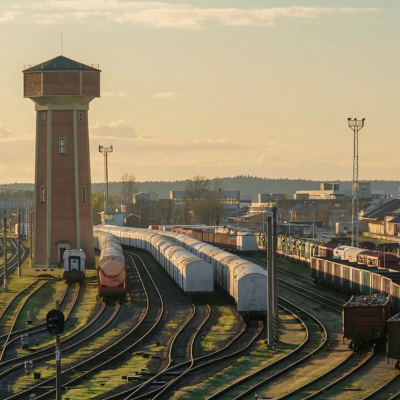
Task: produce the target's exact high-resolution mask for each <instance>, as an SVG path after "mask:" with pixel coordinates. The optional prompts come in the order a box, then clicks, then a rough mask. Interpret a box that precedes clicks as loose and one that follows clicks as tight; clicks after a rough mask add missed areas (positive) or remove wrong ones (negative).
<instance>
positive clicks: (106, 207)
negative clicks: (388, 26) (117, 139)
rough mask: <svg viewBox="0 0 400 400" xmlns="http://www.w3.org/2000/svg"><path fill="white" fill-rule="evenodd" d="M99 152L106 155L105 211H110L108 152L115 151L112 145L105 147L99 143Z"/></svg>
mask: <svg viewBox="0 0 400 400" xmlns="http://www.w3.org/2000/svg"><path fill="white" fill-rule="evenodd" d="M99 152H100V153H102V154H103V155H104V185H105V193H104V212H107V211H108V154H109V153H112V152H113V147H112V145H111V146H110V147H104V146H100V145H99Z"/></svg>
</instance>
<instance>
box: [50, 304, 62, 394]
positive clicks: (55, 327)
mask: <svg viewBox="0 0 400 400" xmlns="http://www.w3.org/2000/svg"><path fill="white" fill-rule="evenodd" d="M58 307H59V302H58V301H56V309H55V310H51V311H49V312H48V313H47V316H46V324H47V330H48V332H49V333H50V334H51V335H54V336H55V337H56V400H61V350H60V334H61V333H63V332H64V320H65V319H64V314H63V313H62V312H61V311H60V310H59V309H58Z"/></svg>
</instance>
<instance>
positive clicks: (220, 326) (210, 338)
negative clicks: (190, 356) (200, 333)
mask: <svg viewBox="0 0 400 400" xmlns="http://www.w3.org/2000/svg"><path fill="white" fill-rule="evenodd" d="M215 310H217V312H218V314H219V318H218V322H217V325H213V326H212V327H211V330H210V331H209V332H207V334H206V336H205V337H204V338H203V339H202V340H201V342H200V346H201V349H202V350H203V351H204V352H207V353H208V352H210V351H214V350H217V349H219V348H220V347H221V346H220V344H221V343H222V342H225V341H226V337H227V335H228V334H229V332H230V331H231V330H232V329H233V327H234V325H235V323H236V317H235V314H234V310H233V309H232V308H229V307H223V306H220V307H215Z"/></svg>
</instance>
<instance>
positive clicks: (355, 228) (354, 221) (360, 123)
mask: <svg viewBox="0 0 400 400" xmlns="http://www.w3.org/2000/svg"><path fill="white" fill-rule="evenodd" d="M347 121H348V124H349V128H350V129H352V130H353V132H354V149H353V188H352V214H351V242H352V246H354V247H358V245H359V241H360V230H359V225H358V215H359V210H360V209H359V200H358V199H359V197H358V196H359V193H358V132H359V131H360V129H362V128H363V127H364V121H365V118H363V119H357V118H354V119H352V118H347Z"/></svg>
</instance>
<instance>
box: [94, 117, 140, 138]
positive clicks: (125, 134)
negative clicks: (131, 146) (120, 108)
mask: <svg viewBox="0 0 400 400" xmlns="http://www.w3.org/2000/svg"><path fill="white" fill-rule="evenodd" d="M90 136H91V138H108V139H123V138H125V139H126V138H129V139H136V138H137V137H138V136H137V134H136V132H135V128H134V127H133V126H131V125H128V124H126V123H125V121H124V120H123V119H120V120H118V121H114V122H111V123H109V124H107V123H104V122H98V123H96V124H94V125H93V126H91V127H90Z"/></svg>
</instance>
